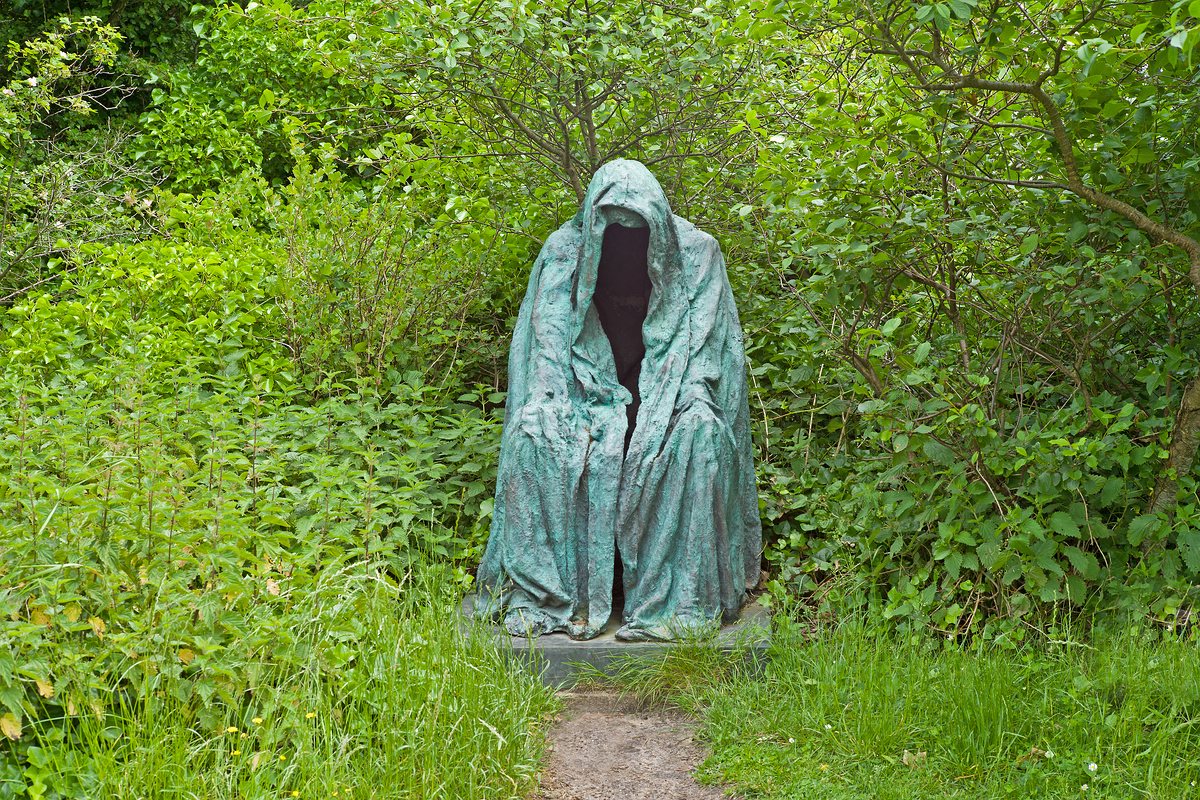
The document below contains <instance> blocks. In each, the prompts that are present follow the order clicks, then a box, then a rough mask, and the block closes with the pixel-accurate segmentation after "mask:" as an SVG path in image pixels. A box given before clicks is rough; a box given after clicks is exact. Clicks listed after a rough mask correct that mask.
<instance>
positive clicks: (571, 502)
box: [476, 160, 762, 640]
mask: <svg viewBox="0 0 1200 800" xmlns="http://www.w3.org/2000/svg"><path fill="white" fill-rule="evenodd" d="M639 333H640V336H639ZM761 539H762V535H761V528H760V522H759V516H758V500H757V495H756V490H755V483H754V466H753V460H752V454H751V445H750V425H749V407H748V404H747V394H746V367H745V352H744V348H743V344H742V333H741V327H740V325H739V323H738V316H737V309H736V308H735V306H734V301H733V294H732V292H731V290H730V287H729V280H728V278H727V276H726V272H725V261H724V257H723V256H722V254H721V250H720V247H719V246H718V245H717V242H716V240H715V239H713V237H711V236H709V235H708V234H706V233H704V232H702V231H700V230H699V229H698V228H696V227H695V226H693V225H692V224H691V223H689V222H687V221H686V220H684V219H683V218H681V217H677V216H675V215H674V214H672V213H671V209H670V206H669V205H668V203H667V198H666V195H665V194H664V193H663V190H662V188H661V187H660V186H659V184H658V181H657V180H655V178H654V176H653V175H651V174H650V172H649V170H647V169H646V167H645V166H643V165H642V164H641V163H639V162H637V161H627V160H618V161H612V162H609V163H608V164H605V165H604V166H603V167H601V168H600V169H599V170H598V171H597V172H596V174H595V176H594V177H593V179H592V181H591V183H590V184H589V186H588V190H587V194H586V196H585V198H584V201H583V205H582V207H581V208H580V210H579V212H578V213H577V214H576V215H575V216H574V218H572V219H571V220H570V221H569V222H567V223H565V224H564V225H563V226H562V227H560V228H559V229H558V230H557V231H555V232H554V233H553V234H551V235H550V237H549V238H548V239H547V240H546V242H545V244H544V246H543V248H542V251H541V253H540V255H539V256H538V258H537V261H536V262H535V263H534V266H533V270H532V273H531V274H530V278H529V286H528V289H527V291H526V294H525V298H524V301H523V302H522V304H521V309H520V313H519V315H518V318H517V324H516V329H515V331H514V334H513V341H512V346H511V349H510V351H509V387H508V397H507V405H506V408H505V420H504V432H503V435H502V438H501V446H500V466H499V473H498V478H497V485H496V501H495V506H494V511H493V519H492V529H491V536H490V538H489V540H488V545H487V549H486V552H485V554H484V558H483V562H482V564H481V565H480V568H479V573H478V588H479V598H478V600H477V603H476V609H477V613H480V614H482V615H483V616H486V617H489V618H499V619H501V620H502V621H503V623H504V624H505V626H506V627H507V628H508V630H509V631H510V632H512V633H513V634H514V635H520V636H536V635H540V634H543V633H549V632H555V631H565V632H567V633H568V634H569V635H571V636H572V637H575V638H591V637H593V636H595V635H597V634H599V633H600V632H601V631H602V630H603V629H604V627H605V626H606V624H607V623H608V620H609V617H610V615H611V613H612V610H613V582H614V569H615V568H616V566H617V562H618V559H619V561H620V566H621V567H622V569H621V570H620V572H621V575H622V577H623V595H624V604H623V608H622V621H623V623H624V625H623V627H622V628H621V630H620V631H619V632H618V638H620V639H623V640H642V639H674V638H679V637H680V636H684V635H691V634H694V633H696V632H699V631H702V630H706V629H709V628H711V627H712V626H713V624H714V623H719V622H720V621H721V620H729V619H732V618H735V617H736V616H737V614H738V612H739V609H740V608H741V605H742V603H743V601H744V599H745V594H746V592H747V590H748V589H751V588H753V586H754V585H755V584H756V582H757V580H758V574H759V558H760V554H761Z"/></svg>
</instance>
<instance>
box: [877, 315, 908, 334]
mask: <svg viewBox="0 0 1200 800" xmlns="http://www.w3.org/2000/svg"><path fill="white" fill-rule="evenodd" d="M902 321H903V320H901V319H900V317H892V318H891V319H889V320H888V321H887V322H885V323H883V327H882V328H880V329H879V332H880V333H882V334H883V335H884V336H891V335H892V334H893V333H895V332H896V329H897V328H899V327H900V323H901V322H902Z"/></svg>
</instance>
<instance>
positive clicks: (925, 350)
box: [913, 342, 933, 364]
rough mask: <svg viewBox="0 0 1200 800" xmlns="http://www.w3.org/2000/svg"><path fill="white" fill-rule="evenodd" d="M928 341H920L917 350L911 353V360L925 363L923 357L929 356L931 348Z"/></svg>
mask: <svg viewBox="0 0 1200 800" xmlns="http://www.w3.org/2000/svg"><path fill="white" fill-rule="evenodd" d="M932 347H933V346H932V345H930V344H929V342H921V343H920V344H919V345H917V350H916V352H915V353H913V361H914V362H915V363H917V364H923V363H925V359H927V358H929V351H930V350H931V349H932Z"/></svg>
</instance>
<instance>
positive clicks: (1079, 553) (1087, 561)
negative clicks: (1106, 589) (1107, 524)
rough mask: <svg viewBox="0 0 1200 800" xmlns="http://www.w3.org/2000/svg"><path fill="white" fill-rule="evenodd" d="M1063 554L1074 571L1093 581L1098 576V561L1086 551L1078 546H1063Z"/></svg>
mask: <svg viewBox="0 0 1200 800" xmlns="http://www.w3.org/2000/svg"><path fill="white" fill-rule="evenodd" d="M1063 554H1064V555H1065V556H1066V557H1067V561H1070V562H1071V566H1072V567H1074V568H1075V571H1076V572H1078V573H1079V574H1080V575H1082V576H1083V577H1084V578H1086V579H1087V580H1089V581H1094V580H1096V578H1098V577H1100V562H1098V561H1097V560H1096V557H1095V556H1094V555H1092V554H1091V553H1086V552H1084V551H1083V550H1080V549H1079V548H1078V547H1064V548H1063Z"/></svg>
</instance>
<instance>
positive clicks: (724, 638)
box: [463, 597, 771, 688]
mask: <svg viewBox="0 0 1200 800" xmlns="http://www.w3.org/2000/svg"><path fill="white" fill-rule="evenodd" d="M472 599H473V598H471V597H468V598H467V599H466V600H464V601H463V611H464V613H465V614H466V616H467V618H468V619H470V618H471V610H472ZM620 627H621V620H620V618H619V616H618V615H617V614H613V616H612V617H611V618H610V619H609V621H608V625H607V626H605V628H604V631H603V632H602V633H601V634H600V635H599V636H597V637H596V638H594V639H587V640H585V641H579V640H576V639H572V638H570V637H569V636H567V635H566V634H565V633H551V634H547V635H545V636H539V637H537V638H534V639H527V638H525V637H523V636H511V635H509V633H508V631H506V630H504V629H503V628H501V627H500V626H497V625H488V626H486V628H487V630H488V632H489V634H490V635H491V636H492V637H494V640H495V642H496V644H497V645H499V646H500V647H501V648H502V649H504V650H505V651H506V652H509V653H511V655H512V658H513V659H514V660H516V661H518V662H520V663H521V664H523V665H524V666H525V667H526V668H528V669H530V670H533V671H534V672H536V673H538V674H539V675H540V676H541V678H542V680H543V681H544V682H545V683H546V684H547V685H549V686H554V687H556V688H561V687H565V686H572V685H574V683H575V682H576V672H577V671H578V669H579V666H580V665H582V664H586V665H588V666H591V667H594V668H596V669H597V670H599V671H600V672H602V673H604V674H612V672H613V670H614V669H615V668H617V667H618V666H620V665H621V664H624V663H626V662H627V661H628V660H629V659H630V658H634V659H642V658H644V659H647V660H653V659H657V658H661V657H663V656H664V655H666V654H667V653H668V652H669V651H670V650H672V649H674V648H677V647H680V646H681V645H680V644H679V643H678V642H619V641H617V639H616V633H617V629H618V628H620ZM699 644H702V645H707V646H711V647H715V648H717V649H719V650H721V651H723V652H726V653H733V652H739V653H741V654H742V655H743V656H744V657H745V659H746V661H747V664H748V666H750V667H751V668H752V669H755V670H758V669H762V667H763V666H765V664H766V661H767V651H768V649H769V647H770V644H771V611H770V609H767V608H765V607H764V606H761V605H759V604H758V603H753V602H752V603H749V604H747V605H746V606H745V607H744V608H743V609H742V613H741V616H740V617H739V618H738V620H737V621H736V622H733V623H730V624H728V625H725V626H723V627H722V628H721V630H720V631H719V632H718V633H717V634H716V635H715V636H714V637H712V638H711V639H708V640H704V641H702V642H700V643H699Z"/></svg>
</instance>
